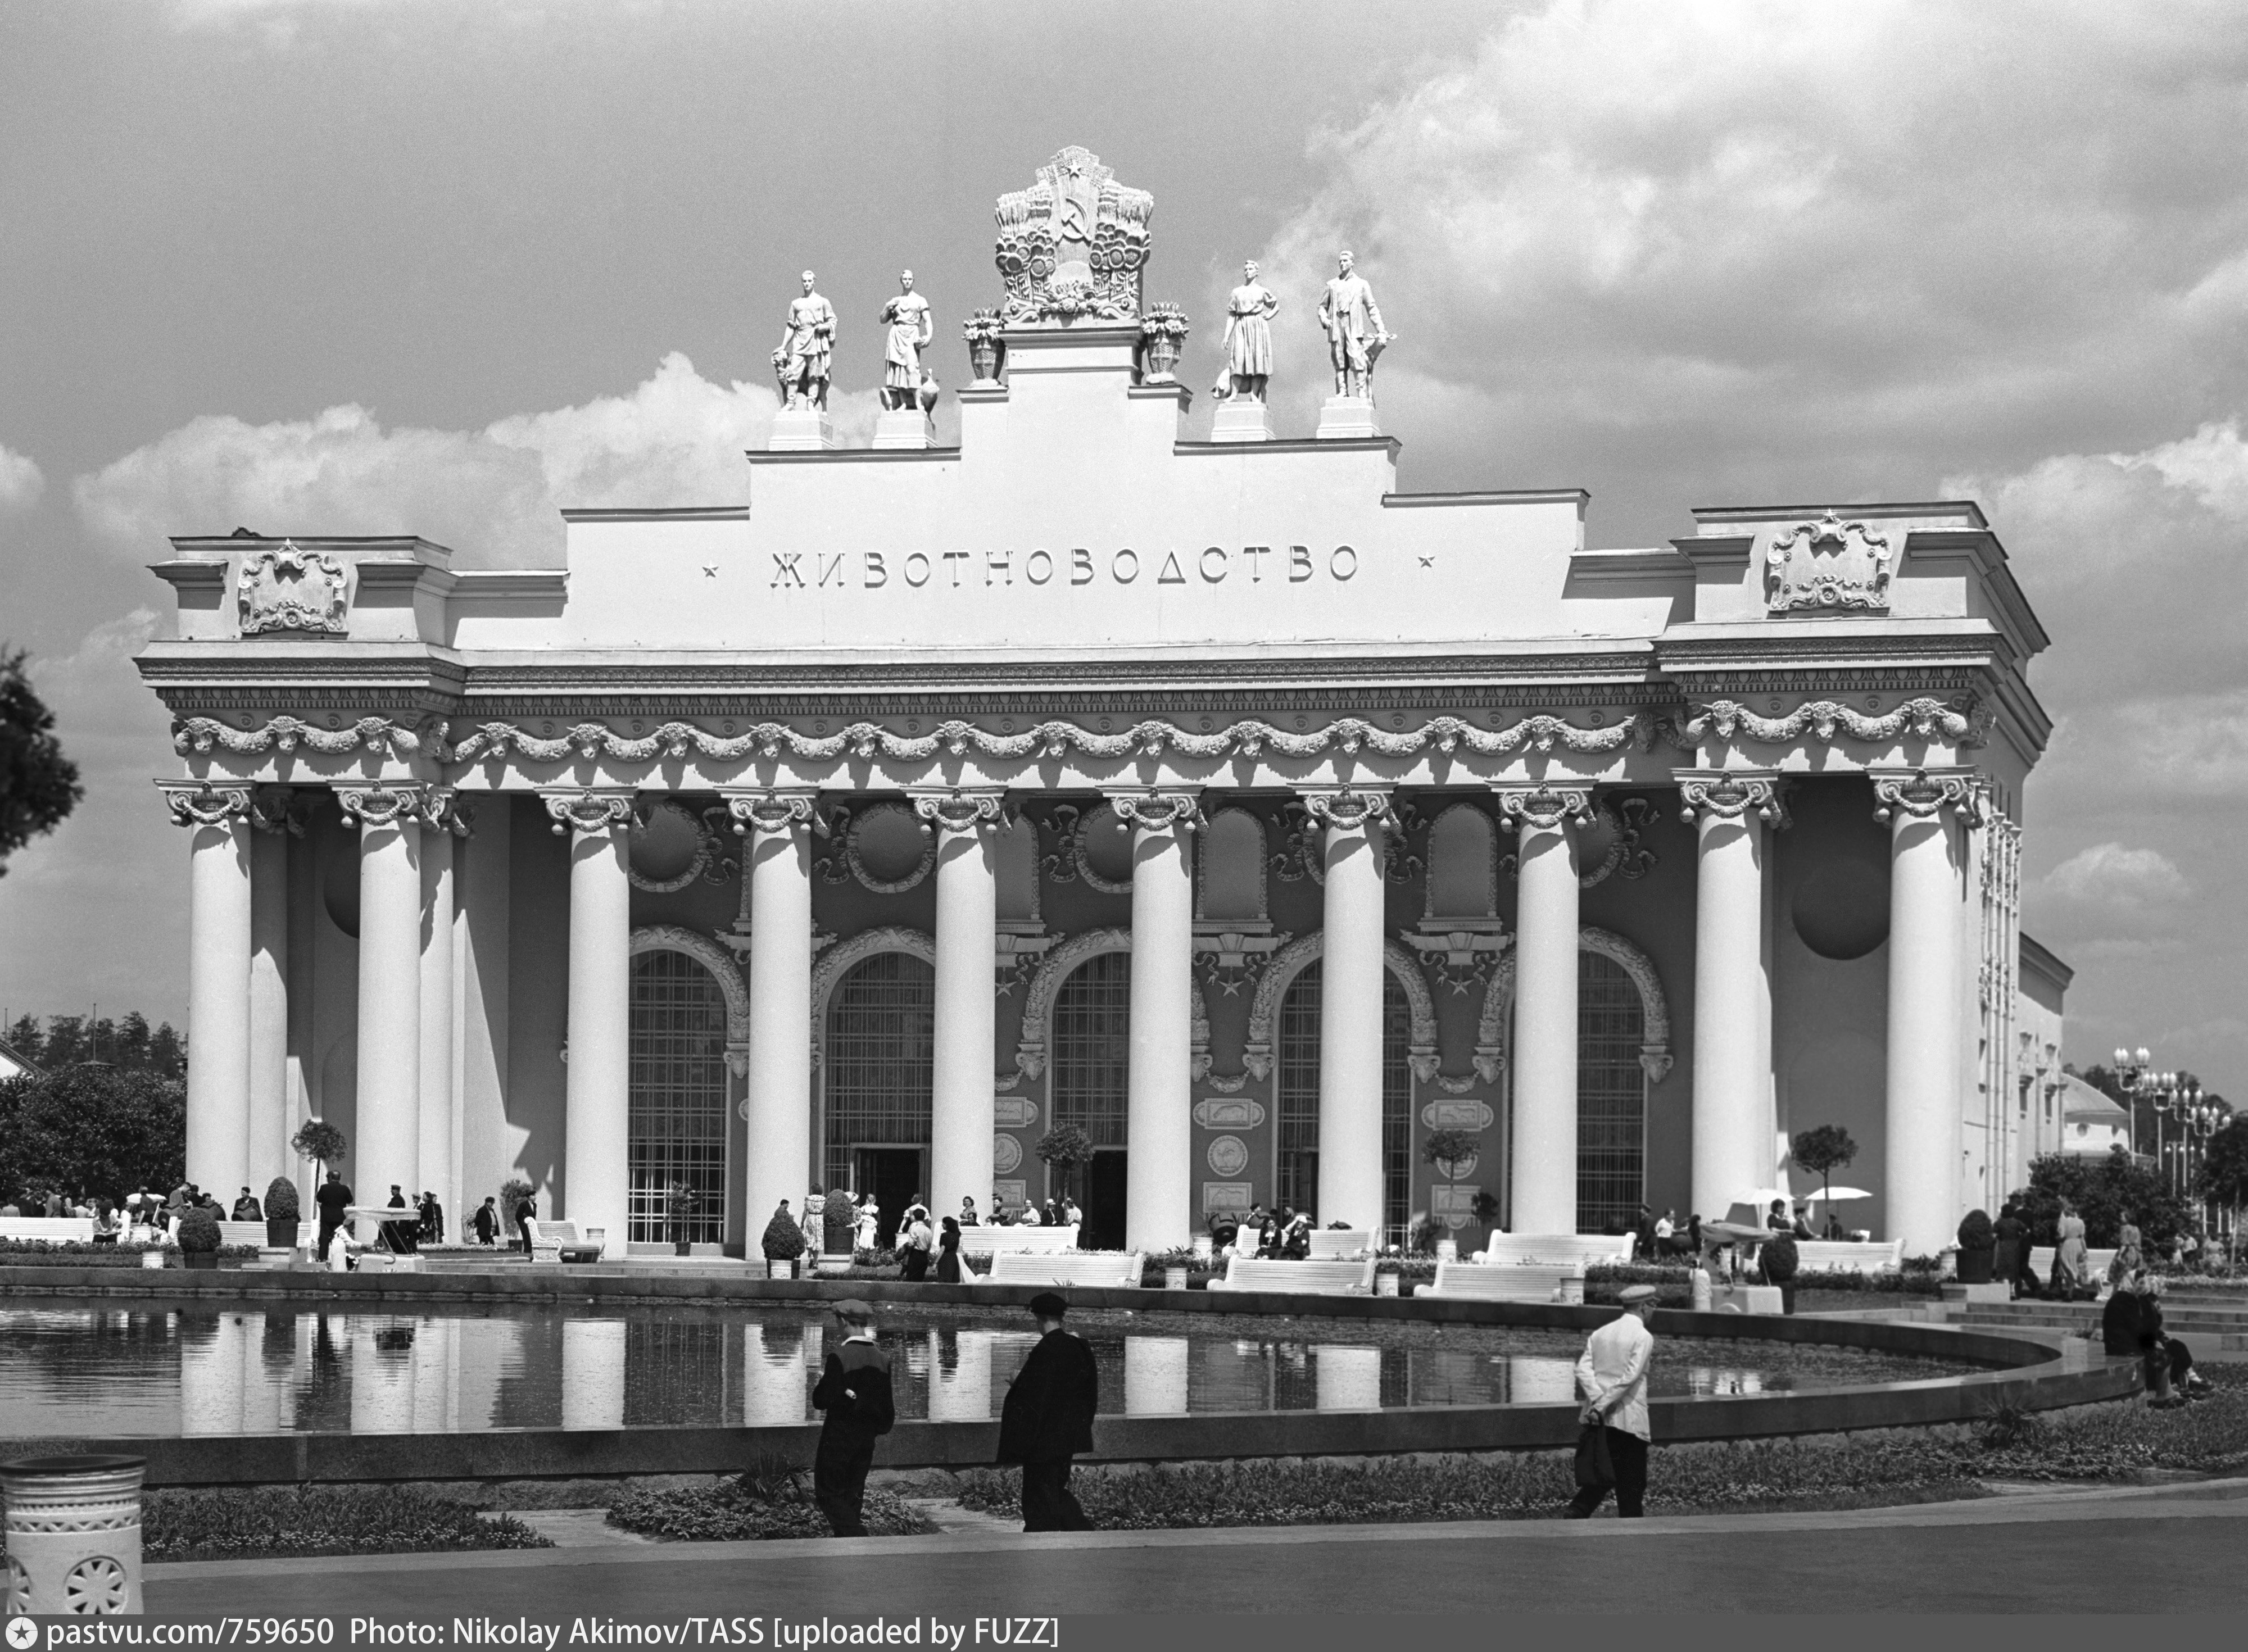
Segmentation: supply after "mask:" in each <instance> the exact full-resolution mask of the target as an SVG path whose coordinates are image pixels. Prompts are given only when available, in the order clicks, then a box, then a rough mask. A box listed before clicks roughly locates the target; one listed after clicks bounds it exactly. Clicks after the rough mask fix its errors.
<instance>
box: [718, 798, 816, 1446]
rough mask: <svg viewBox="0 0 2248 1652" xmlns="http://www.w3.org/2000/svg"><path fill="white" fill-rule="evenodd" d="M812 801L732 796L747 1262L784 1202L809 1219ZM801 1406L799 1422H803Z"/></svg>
mask: <svg viewBox="0 0 2248 1652" xmlns="http://www.w3.org/2000/svg"><path fill="white" fill-rule="evenodd" d="M816 801H817V799H816V798H815V796H814V794H813V793H812V792H753V793H747V794H744V795H740V796H736V795H733V794H731V793H730V794H728V796H727V799H726V802H727V807H728V808H729V810H730V812H732V814H733V817H734V830H735V831H737V832H738V833H741V834H742V860H743V873H742V881H743V883H744V887H745V888H747V889H748V891H749V903H750V1052H749V1053H750V1071H749V1078H748V1082H747V1088H746V1092H745V1093H744V1096H743V1100H742V1114H743V1117H744V1119H745V1120H746V1121H747V1122H748V1126H749V1128H748V1132H747V1138H746V1139H747V1142H748V1162H747V1164H746V1165H745V1167H744V1169H745V1171H746V1175H745V1176H744V1181H743V1186H744V1195H743V1202H744V1206H745V1207H746V1224H745V1228H744V1230H745V1232H746V1233H747V1235H748V1243H749V1245H750V1251H751V1253H752V1254H753V1255H754V1254H756V1246H757V1236H758V1235H759V1234H761V1233H763V1232H764V1230H765V1224H766V1223H767V1222H769V1221H771V1219H772V1213H773V1210H774V1208H775V1207H776V1206H778V1204H779V1203H780V1202H781V1201H782V1200H783V1199H786V1200H787V1201H788V1202H789V1204H788V1208H789V1211H790V1214H791V1215H792V1216H793V1217H796V1219H797V1220H798V1221H799V1222H801V1221H802V1220H803V1218H804V1200H805V1189H807V1188H809V1187H810V1185H811V1182H810V1177H811V1175H812V1035H811V1024H810V1021H809V1019H808V1017H809V1014H810V1011H809V1010H808V1008H807V1006H808V1005H809V1004H811V1002H812V846H811V821H812V808H813V805H814V804H815V802H816ZM802 1413H803V1406H802V1404H801V1396H799V1403H798V1407H797V1416H796V1417H795V1418H794V1419H793V1420H795V1421H801V1420H802Z"/></svg>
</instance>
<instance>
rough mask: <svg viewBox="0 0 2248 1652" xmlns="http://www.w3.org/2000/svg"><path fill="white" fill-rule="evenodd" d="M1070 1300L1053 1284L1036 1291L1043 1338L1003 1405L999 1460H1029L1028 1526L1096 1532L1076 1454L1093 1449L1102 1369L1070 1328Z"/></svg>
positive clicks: (1026, 1481)
mask: <svg viewBox="0 0 2248 1652" xmlns="http://www.w3.org/2000/svg"><path fill="white" fill-rule="evenodd" d="M1068 1312H1069V1304H1068V1303H1067V1302H1066V1301H1064V1300H1063V1299H1062V1298H1061V1297H1059V1295H1057V1294H1056V1293H1055V1292H1052V1291H1041V1292H1038V1295H1036V1296H1034V1297H1032V1298H1031V1317H1032V1318H1033V1319H1035V1320H1038V1331H1039V1333H1040V1334H1039V1337H1038V1346H1037V1347H1034V1348H1032V1349H1031V1353H1030V1357H1029V1358H1028V1359H1026V1360H1025V1361H1023V1368H1022V1369H1021V1370H1020V1371H1018V1373H1016V1374H1015V1381H1014V1384H1013V1386H1012V1387H1011V1388H1009V1389H1008V1390H1007V1403H1006V1404H1005V1406H1004V1408H1002V1409H1001V1410H1000V1413H999V1461H1000V1462H1002V1463H1021V1464H1022V1465H1023V1530H1024V1531H1025V1532H1090V1531H1092V1530H1093V1522H1092V1521H1091V1520H1088V1519H1087V1518H1086V1516H1085V1511H1084V1509H1083V1508H1081V1507H1079V1505H1078V1501H1077V1498H1076V1497H1075V1495H1074V1494H1073V1493H1072V1492H1071V1491H1070V1489H1069V1470H1070V1458H1071V1457H1074V1456H1075V1455H1076V1454H1077V1453H1078V1452H1079V1451H1090V1450H1093V1412H1094V1411H1095V1410H1096V1409H1099V1406H1100V1370H1099V1368H1097V1367H1096V1366H1095V1365H1094V1364H1093V1350H1092V1349H1091V1348H1088V1347H1086V1346H1085V1342H1084V1340H1083V1339H1081V1338H1079V1337H1074V1336H1072V1335H1071V1334H1070V1333H1068V1332H1066V1331H1065V1330H1063V1329H1062V1316H1063V1315H1064V1314H1066V1313H1068Z"/></svg>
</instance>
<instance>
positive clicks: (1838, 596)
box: [1764, 511, 1891, 614]
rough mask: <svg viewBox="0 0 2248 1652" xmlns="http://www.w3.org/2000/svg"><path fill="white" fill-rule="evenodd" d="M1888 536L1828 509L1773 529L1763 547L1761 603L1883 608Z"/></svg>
mask: <svg viewBox="0 0 2248 1652" xmlns="http://www.w3.org/2000/svg"><path fill="white" fill-rule="evenodd" d="M1890 554H1891V553H1890V550H1889V542H1888V536H1887V535H1885V534H1881V533H1876V532H1874V531H1873V530H1872V529H1871V528H1869V527H1868V526H1867V525H1866V524H1864V523H1862V522H1845V521H1843V520H1842V519H1841V518H1840V517H1839V516H1837V515H1835V513H1834V512H1833V511H1828V512H1827V514H1826V515H1825V516H1823V517H1820V518H1819V520H1818V521H1816V522H1799V523H1797V524H1795V526H1793V527H1792V528H1790V529H1788V530H1787V531H1785V533H1781V534H1779V535H1776V536H1775V537H1774V538H1773V539H1772V544H1771V545H1769V546H1767V547H1766V548H1765V553H1764V580H1765V608H1766V609H1767V610H1768V611H1770V612H1771V613H1773V614H1785V613H1789V612H1792V610H1794V609H1797V608H1836V609H1845V608H1847V609H1868V610H1883V611H1885V610H1886V609H1887V608H1888V606H1889V561H1890Z"/></svg>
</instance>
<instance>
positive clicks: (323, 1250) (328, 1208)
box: [312, 1170, 352, 1257]
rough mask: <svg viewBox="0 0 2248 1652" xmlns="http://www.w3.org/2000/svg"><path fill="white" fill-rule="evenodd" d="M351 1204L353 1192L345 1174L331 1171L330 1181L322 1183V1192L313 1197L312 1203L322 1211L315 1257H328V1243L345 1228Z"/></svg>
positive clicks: (314, 1252) (329, 1174)
mask: <svg viewBox="0 0 2248 1652" xmlns="http://www.w3.org/2000/svg"><path fill="white" fill-rule="evenodd" d="M351 1202H352V1190H351V1188H350V1186H349V1184H348V1183H346V1182H345V1181H344V1176H343V1172H342V1171H340V1170H331V1171H329V1172H328V1179H327V1180H326V1182H323V1183H321V1185H320V1190H319V1192H318V1193H315V1194H314V1195H313V1196H312V1203H314V1204H316V1205H318V1206H319V1211H320V1243H319V1248H318V1249H316V1250H315V1251H313V1252H312V1254H313V1255H314V1256H318V1257H325V1256H326V1255H327V1253H328V1241H329V1240H331V1239H332V1238H334V1237H336V1230H337V1229H338V1228H339V1227H341V1226H343V1224H344V1212H345V1211H346V1210H349V1209H350V1208H351Z"/></svg>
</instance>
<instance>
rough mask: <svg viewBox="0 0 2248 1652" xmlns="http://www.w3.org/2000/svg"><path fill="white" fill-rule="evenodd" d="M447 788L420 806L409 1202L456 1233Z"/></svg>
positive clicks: (450, 805) (435, 790) (451, 814)
mask: <svg viewBox="0 0 2248 1652" xmlns="http://www.w3.org/2000/svg"><path fill="white" fill-rule="evenodd" d="M457 818H458V817H457V816H456V813H455V808H454V798H453V789H452V787H450V786H433V787H431V788H430V789H429V792H428V795H427V796H426V798H425V799H424V800H423V808H422V826H423V828H424V829H423V831H422V1080H421V1097H422V1127H421V1128H422V1140H421V1149H422V1150H421V1162H420V1166H419V1169H417V1170H416V1172H415V1176H416V1180H415V1183H414V1185H413V1186H412V1187H410V1188H408V1189H407V1190H406V1202H407V1203H408V1204H415V1203H420V1200H421V1195H422V1191H423V1189H428V1191H430V1192H432V1193H435V1195H436V1196H437V1197H438V1200H439V1202H440V1203H442V1204H443V1206H444V1210H445V1231H446V1234H447V1236H448V1237H458V1235H459V1231H460V1219H461V1213H460V1210H459V1209H458V1208H457V1201H456V1199H455V1197H454V1195H453V1141H454V1136H455V1124H456V1102H455V1100H454V1093H453V1073H454V1063H453V948H454V936H453V915H454V907H453V838H454V823H455V821H456V819H457Z"/></svg>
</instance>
